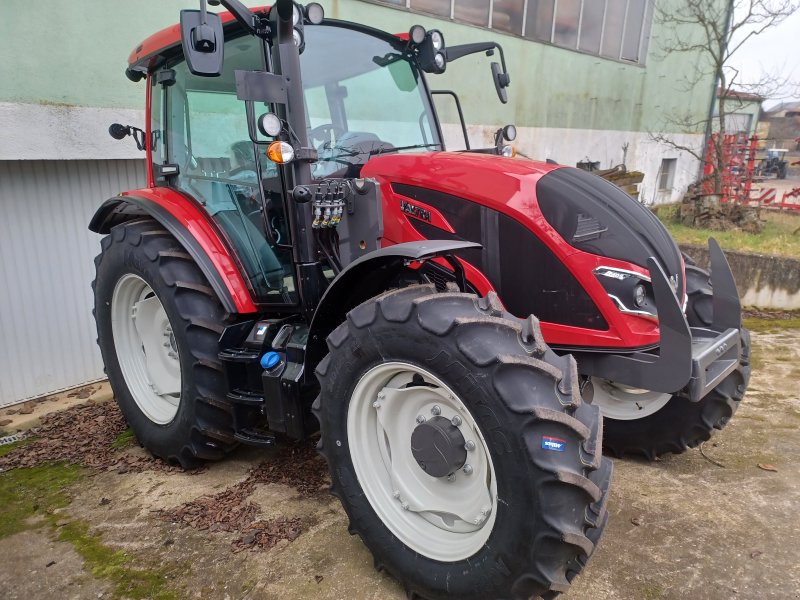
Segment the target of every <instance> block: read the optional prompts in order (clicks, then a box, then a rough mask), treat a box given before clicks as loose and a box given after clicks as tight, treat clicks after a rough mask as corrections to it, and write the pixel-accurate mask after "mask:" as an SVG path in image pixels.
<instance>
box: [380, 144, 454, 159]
mask: <svg viewBox="0 0 800 600" xmlns="http://www.w3.org/2000/svg"><path fill="white" fill-rule="evenodd" d="M417 148H439V149H441V148H442V145H441V144H413V145H411V146H394V147H392V148H378V149H377V150H370V153H369V155H370V156H374V155H376V154H388V153H389V152H397V151H399V150H415V149H417Z"/></svg>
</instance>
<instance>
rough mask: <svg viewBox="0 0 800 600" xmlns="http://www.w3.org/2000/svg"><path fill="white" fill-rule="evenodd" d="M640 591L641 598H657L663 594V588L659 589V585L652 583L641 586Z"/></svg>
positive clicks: (644, 599)
mask: <svg viewBox="0 0 800 600" xmlns="http://www.w3.org/2000/svg"><path fill="white" fill-rule="evenodd" d="M641 592H642V600H658V599H659V598H662V597H663V595H664V590H662V589H661V586H658V585H653V584H647V585H644V586H642V589H641Z"/></svg>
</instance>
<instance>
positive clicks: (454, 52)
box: [445, 42, 508, 73]
mask: <svg viewBox="0 0 800 600" xmlns="http://www.w3.org/2000/svg"><path fill="white" fill-rule="evenodd" d="M495 48H496V49H497V50H498V51H499V52H500V64H502V65H503V73H508V71H507V70H506V56H505V54H504V53H503V47H502V46H501V45H500V44H498V43H497V42H476V43H474V44H461V45H459V46H450V47H448V48H445V57H446V58H447V62H450V61H453V60H458V59H459V58H462V57H464V56H467V55H469V54H475V53H476V52H491V51H492V50H494V49H495Z"/></svg>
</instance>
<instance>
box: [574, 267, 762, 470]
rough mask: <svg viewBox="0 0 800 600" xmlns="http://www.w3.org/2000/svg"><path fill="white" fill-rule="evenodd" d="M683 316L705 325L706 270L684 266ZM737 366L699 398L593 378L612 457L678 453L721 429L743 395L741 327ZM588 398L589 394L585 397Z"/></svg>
mask: <svg viewBox="0 0 800 600" xmlns="http://www.w3.org/2000/svg"><path fill="white" fill-rule="evenodd" d="M686 292H687V294H688V302H687V306H686V319H687V321H688V323H689V325H690V326H692V327H708V326H709V325H711V323H712V319H713V301H712V299H713V291H712V287H711V281H710V274H709V272H708V271H705V270H703V269H700V268H699V267H696V266H693V265H689V264H687V265H686ZM741 336H742V351H741V354H740V356H739V365H738V367H737V369H736V370H735V371H733V372H732V373H730V374H729V375H728V376H727V377H726V378H725V379H723V380H722V381H721V382H720V384H719V385H718V386H717V387H716V388H714V389H713V390H711V392H709V393H708V394H707V395H706V396H705V397H704V398H702V399H701V400H700V401H698V402H692V401H691V400H689V399H688V398H686V397H684V396H682V395H680V394H658V393H654V392H649V391H646V390H632V389H630V388H627V387H626V386H622V385H620V384H617V383H614V382H611V381H604V380H597V379H594V378H593V380H592V382H591V383H592V385H591V386H590V387H589V388H588V389H589V390H591V391H590V392H589V393H588V395H590V396H591V402H592V403H593V404H595V405H597V406H599V407H600V410H601V411H602V412H603V416H604V419H603V422H604V425H605V431H604V446H605V448H606V450H608V451H610V452H611V453H612V454H614V455H615V456H625V455H641V456H645V457H646V458H647V459H648V460H654V459H655V458H656V457H657V456H660V455H662V454H666V453H669V452H673V453H675V454H680V453H682V452H685V451H686V450H687V449H688V448H694V447H695V446H697V445H699V444H700V443H702V442H704V441H706V440H708V439H709V438H710V437H711V435H712V433H713V432H714V430H715V429H722V428H724V427H725V426H726V425H727V424H728V422H729V421H730V420H731V418H732V417H733V415H734V413H735V412H736V410H737V409H738V408H739V404H740V403H741V401H742V399H743V398H744V393H745V390H746V389H747V385H748V383H749V381H750V333H749V332H748V331H747V330H746V329H744V328H742V329H741ZM587 399H589V398H587Z"/></svg>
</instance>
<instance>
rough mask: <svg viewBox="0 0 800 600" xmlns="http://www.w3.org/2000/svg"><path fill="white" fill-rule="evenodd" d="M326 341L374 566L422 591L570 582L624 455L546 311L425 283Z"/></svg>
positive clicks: (324, 407)
mask: <svg viewBox="0 0 800 600" xmlns="http://www.w3.org/2000/svg"><path fill="white" fill-rule="evenodd" d="M328 347H329V351H330V353H329V354H328V355H327V357H326V358H325V359H323V361H322V362H321V363H320V365H319V366H318V368H317V376H318V378H319V380H320V384H321V391H320V396H319V398H318V399H317V401H316V402H315V405H314V409H315V413H316V414H317V417H318V419H319V421H320V424H321V430H322V435H321V440H320V445H319V448H320V451H321V452H322V454H323V455H324V456H325V458H326V460H327V461H328V464H329V468H330V472H331V478H332V482H333V483H332V488H331V489H332V492H333V493H334V494H335V495H336V496H338V497H339V499H340V500H341V501H342V504H343V506H344V508H345V510H346V512H347V514H348V517H349V519H350V531H351V533H355V534H358V535H359V536H361V538H362V540H363V541H364V543H365V544H366V545H367V547H368V548H369V549H370V550H371V551H372V553H373V555H374V557H375V563H376V566H377V567H378V568H379V569H380V568H385V569H387V570H388V571H389V572H390V573H392V574H393V575H394V576H395V577H396V578H397V579H399V580H400V582H402V583H403V585H404V586H405V587H406V588H407V590H408V591H409V593H410V595H411V596H412V597H413V596H414V595H416V596H418V597H424V598H431V599H439V598H442V599H443V598H460V599H463V600H478V599H480V600H488V599H492V598H519V599H521V598H525V599H527V598H531V597H535V596H544V597H547V598H550V597H553V596H555V595H557V594H558V592H562V591H564V590H566V589H567V587H568V586H569V582H570V581H571V580H572V578H573V577H574V576H575V575H576V574H577V573H578V572H579V571H580V570H581V569H582V567H583V566H584V564H585V562H586V561H587V560H588V558H589V556H591V554H592V552H593V550H594V547H595V543H596V542H597V541H598V539H599V537H600V535H601V533H602V530H603V527H604V526H605V523H606V518H607V513H606V510H605V499H606V496H607V488H608V484H609V479H610V475H611V464H610V461H608V460H607V459H605V460H604V459H602V457H601V445H602V425H601V421H600V419H599V413H598V411H597V409H596V408H594V407H592V406H590V405H588V404H584V403H582V401H581V399H580V396H579V394H578V390H577V371H576V369H575V363H574V360H573V359H572V358H571V357H557V356H556V355H555V354H554V353H553V352H552V351H550V350H549V349H548V348H547V347H546V345H545V344H544V342H543V340H542V337H541V333H540V332H539V330H538V322H536V321H535V319H533V318H532V317H531V318H529V320H528V321H520V320H519V319H516V318H514V317H512V316H510V315H509V314H508V313H505V312H504V311H503V309H502V306H501V305H500V303H499V301H497V299H496V296H494V295H490V296H489V297H488V298H482V299H479V298H477V297H475V296H473V295H469V294H462V293H456V292H448V293H436V291H435V289H434V288H433V286H413V287H409V288H404V289H401V290H397V291H392V292H388V293H386V294H384V295H382V296H379V297H378V298H374V299H371V300H369V301H367V302H365V303H364V304H362V305H360V306H358V307H357V308H355V309H354V310H352V311H351V312H350V313H349V314H348V316H347V320H346V321H345V323H343V324H342V325H340V326H339V327H338V328H337V329H336V330H335V331H334V332H333V333H332V334H331V335H330V336H329V338H328ZM454 419H455V420H454ZM434 424H435V425H436V428H438V429H436V428H434ZM423 430H424V431H423ZM426 432H427V433H426ZM439 432H441V433H442V435H443V436H445V437H446V436H450V439H453V440H455V442H454V443H453V444H452V445H451V446H449V445H448V444H447V443H445V442H443V441H442V442H441V443H439V442H437V444H433V443H430V444H429V446H430V447H431V448H434V447H435V450H436V452H435V453H434V454H437V456H438V457H441V456H446V457H447V458H448V460H449V462H448V460H445V461H444V462H445V463H446V466H442V464H441V463H440V462H437V461H436V460H433V458H432V459H431V460H433V462H425V461H426V460H427V458H428V457H424V458H423V456H422V455H423V454H424V452H423V450H424V448H425V447H426V443H427V442H426V441H425V439H424V438H426V436H427V437H428V438H429V439H432V438H431V437H430V436H434V434H436V435H438V433H439ZM434 437H435V436H434ZM462 438H463V440H462ZM443 439H444V437H442V438H441V439H440V441H441V440H443ZM420 440H421V441H420ZM442 444H444V445H442ZM462 446H463V447H464V448H466V451H461V450H460V448H461V447H462ZM447 448H449V450H448V449H447ZM462 461H466V462H462Z"/></svg>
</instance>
